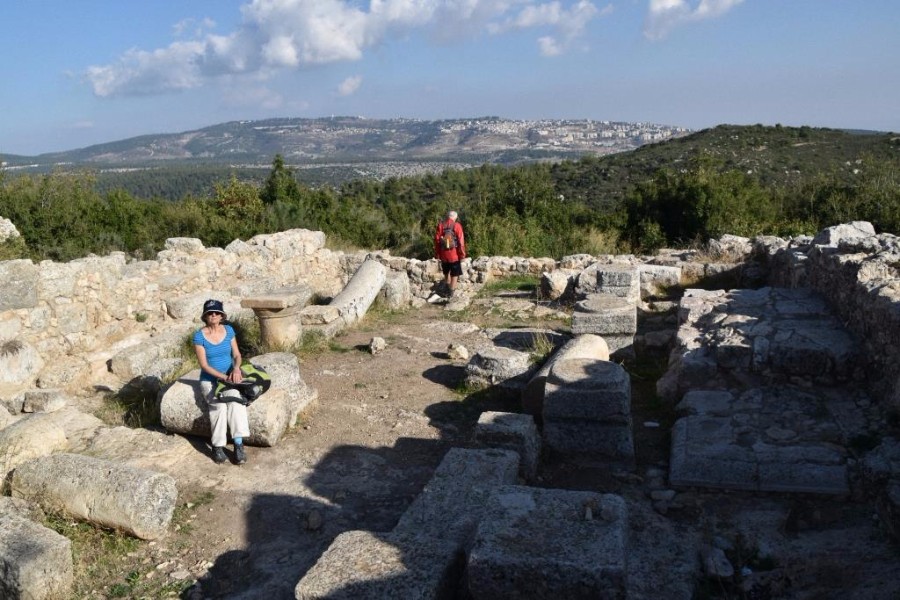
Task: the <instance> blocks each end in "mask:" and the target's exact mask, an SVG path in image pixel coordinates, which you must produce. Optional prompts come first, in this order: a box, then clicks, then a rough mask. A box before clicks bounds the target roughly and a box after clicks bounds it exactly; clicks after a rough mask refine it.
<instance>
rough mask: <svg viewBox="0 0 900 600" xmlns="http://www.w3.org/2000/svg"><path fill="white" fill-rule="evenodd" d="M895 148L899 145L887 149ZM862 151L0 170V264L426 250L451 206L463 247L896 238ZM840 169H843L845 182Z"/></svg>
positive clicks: (515, 250) (882, 192)
mask: <svg viewBox="0 0 900 600" xmlns="http://www.w3.org/2000/svg"><path fill="white" fill-rule="evenodd" d="M895 150H896V148H895ZM896 154H897V152H895V154H894V155H893V156H892V155H891V154H888V155H887V157H885V156H863V157H862V158H860V159H859V160H857V161H855V162H854V165H855V166H854V168H853V170H852V172H851V171H848V169H845V168H842V169H839V170H838V169H833V168H831V169H823V170H821V171H816V170H815V169H814V168H811V167H810V166H807V167H805V171H804V174H803V176H802V177H794V178H792V179H773V178H771V177H762V176H760V175H759V174H754V173H752V172H748V170H747V169H745V168H744V167H743V166H741V167H740V168H737V167H736V166H735V165H734V164H729V163H728V161H726V160H723V159H722V157H721V156H719V155H716V154H713V153H709V154H696V155H694V156H691V157H687V158H686V159H684V160H679V161H677V162H675V161H673V163H674V164H670V165H665V164H663V165H662V166H658V167H657V168H656V169H655V170H654V171H652V172H649V173H643V174H641V176H640V177H637V176H632V177H631V179H630V180H629V182H628V183H627V185H625V186H624V189H621V190H620V191H619V192H618V193H616V194H605V195H598V193H597V190H598V189H599V188H602V187H603V185H601V184H602V183H603V182H607V183H608V181H609V179H610V177H616V176H621V173H618V174H617V172H618V171H619V170H621V169H623V168H625V167H623V166H622V165H621V164H618V163H616V162H615V161H616V160H621V159H618V158H616V159H611V160H609V161H604V160H603V159H602V158H600V159H598V158H584V159H580V160H576V161H564V162H559V163H540V164H529V165H522V166H513V167H503V166H496V165H488V164H485V165H483V166H481V167H478V168H475V169H470V170H465V171H458V170H447V171H444V172H443V173H441V174H429V175H423V176H417V177H398V178H390V179H387V180H385V181H372V180H354V181H350V182H347V183H344V184H341V185H337V186H330V185H321V186H316V187H313V186H311V185H309V184H306V183H302V182H301V181H300V180H299V179H298V175H297V172H296V171H295V170H294V169H292V168H291V167H289V166H288V165H286V164H285V162H284V159H283V158H282V157H281V156H280V155H276V156H275V157H274V160H273V162H272V166H271V169H270V170H269V172H268V174H267V175H266V177H265V178H264V179H263V180H262V181H260V180H258V179H253V178H247V177H243V176H242V175H241V174H240V173H239V172H232V173H231V174H230V176H229V177H227V178H226V179H224V180H218V181H210V182H209V184H211V185H210V187H211V189H208V190H207V193H206V194H201V193H197V192H195V191H194V192H191V193H189V194H186V195H185V196H184V197H182V198H180V199H177V200H174V201H173V200H169V199H163V198H159V197H149V198H140V197H136V196H134V195H132V194H131V193H129V192H127V191H125V190H124V189H121V188H114V189H100V188H99V187H98V185H97V177H96V175H94V174H92V173H90V172H87V171H75V172H54V173H49V174H40V175H12V174H10V173H8V172H3V171H2V170H0V216H3V217H6V218H7V219H9V220H11V221H12V222H13V223H14V224H15V226H16V227H17V228H18V230H19V232H20V233H21V235H22V238H21V239H19V240H13V241H10V242H6V243H4V244H0V259H9V258H18V257H27V258H32V259H36V260H40V259H48V258H49V259H52V260H57V261H67V260H71V259H74V258H78V257H82V256H85V255H87V254H90V253H94V254H105V253H108V252H110V251H113V250H121V251H125V252H127V253H129V254H132V255H134V256H136V257H144V258H148V257H152V256H153V255H154V254H155V253H156V252H157V251H158V250H160V249H161V248H162V247H163V244H164V242H165V240H166V238H169V237H194V238H199V239H200V240H202V241H203V243H204V244H206V245H207V246H220V247H221V246H225V245H227V244H228V243H230V242H231V241H233V240H235V239H238V238H240V239H249V238H250V237H252V236H253V235H256V234H260V233H271V232H276V231H283V230H286V229H293V228H306V229H313V230H321V231H324V232H325V233H326V234H327V235H328V237H329V240H330V242H329V243H330V245H332V247H358V248H367V249H390V250H391V251H392V252H394V253H395V254H400V255H404V256H410V257H418V258H428V257H430V256H431V254H432V244H433V242H432V236H433V233H434V230H435V227H436V224H437V223H438V221H439V220H440V218H441V217H442V215H443V214H444V213H445V212H446V211H447V210H448V209H453V210H456V211H458V212H459V213H460V220H461V222H462V223H463V225H464V227H465V229H466V237H467V241H468V246H469V253H470V255H471V256H481V255H502V256H551V257H561V256H564V255H567V254H576V253H589V254H595V255H596V254H603V253H627V252H634V253H645V252H651V251H653V250H655V249H657V248H659V247H662V246H670V247H671V246H679V245H682V246H683V245H687V244H697V243H702V242H705V241H706V240H708V239H709V238H712V237H718V236H720V235H722V234H724V233H731V234H735V235H744V236H752V235H757V234H772V235H782V236H785V235H797V234H812V233H815V232H816V231H818V230H819V229H821V228H822V227H825V226H829V225H833V224H837V223H841V222H846V221H850V220H867V221H871V222H872V223H873V224H874V225H875V227H876V229H877V230H878V231H886V232H892V233H898V232H900V185H898V184H900V181H898V179H900V168H898V167H900V162H898V158H897V157H896ZM848 173H850V176H848Z"/></svg>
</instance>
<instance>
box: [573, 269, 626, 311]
mask: <svg viewBox="0 0 900 600" xmlns="http://www.w3.org/2000/svg"><path fill="white" fill-rule="evenodd" d="M575 294H576V296H578V297H585V296H589V295H592V294H603V295H606V296H615V297H617V298H624V299H626V300H630V301H631V302H637V301H638V300H639V299H640V296H641V292H640V275H639V274H638V270H637V268H636V267H634V266H631V265H623V264H612V265H611V264H602V263H594V264H593V265H591V266H589V267H588V268H586V269H585V270H584V271H582V272H581V274H580V275H579V276H578V285H577V286H576V288H575Z"/></svg>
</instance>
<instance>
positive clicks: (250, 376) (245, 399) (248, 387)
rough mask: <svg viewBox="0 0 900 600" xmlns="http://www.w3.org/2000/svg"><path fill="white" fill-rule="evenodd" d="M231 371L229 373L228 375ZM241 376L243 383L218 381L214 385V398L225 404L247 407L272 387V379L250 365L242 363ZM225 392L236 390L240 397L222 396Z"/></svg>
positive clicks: (263, 370) (262, 370) (258, 367)
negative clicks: (237, 403)
mask: <svg viewBox="0 0 900 600" xmlns="http://www.w3.org/2000/svg"><path fill="white" fill-rule="evenodd" d="M230 372H231V371H229V373H230ZM241 374H242V375H243V381H241V382H240V383H231V382H230V381H223V380H221V379H220V380H219V381H218V383H217V384H216V390H215V397H216V398H218V399H219V400H225V401H227V402H240V403H241V404H243V405H244V406H249V405H250V404H252V403H253V402H255V401H256V399H257V398H259V397H260V396H262V395H263V394H264V393H266V391H268V389H269V387H271V385H272V378H271V377H269V374H268V373H266V370H265V369H263V368H262V367H260V366H257V365H254V364H252V363H244V364H242V365H241ZM225 390H237V392H238V393H239V394H240V396H233V395H225V396H223V395H222V392H224V391H225Z"/></svg>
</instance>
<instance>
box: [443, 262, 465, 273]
mask: <svg viewBox="0 0 900 600" xmlns="http://www.w3.org/2000/svg"><path fill="white" fill-rule="evenodd" d="M441 271H443V273H444V275H445V276H446V275H447V274H449V275H451V276H452V277H459V276H461V275H462V263H461V262H460V261H456V262H452V263H451V262H443V261H441Z"/></svg>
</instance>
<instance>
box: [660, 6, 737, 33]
mask: <svg viewBox="0 0 900 600" xmlns="http://www.w3.org/2000/svg"><path fill="white" fill-rule="evenodd" d="M743 1H744V0H699V2H692V1H689V0H650V6H649V8H648V10H647V18H646V20H645V21H644V36H646V37H647V38H649V39H651V40H660V39H663V38H664V37H666V35H668V33H669V32H670V31H671V30H672V29H674V28H676V27H679V26H681V25H684V24H686V23H691V22H693V21H700V20H703V19H713V18H715V17H719V16H721V15H724V14H725V13H726V12H728V11H729V10H731V9H732V8H734V7H735V6H737V5H738V4H740V3H741V2H743Z"/></svg>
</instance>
